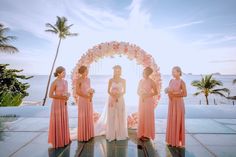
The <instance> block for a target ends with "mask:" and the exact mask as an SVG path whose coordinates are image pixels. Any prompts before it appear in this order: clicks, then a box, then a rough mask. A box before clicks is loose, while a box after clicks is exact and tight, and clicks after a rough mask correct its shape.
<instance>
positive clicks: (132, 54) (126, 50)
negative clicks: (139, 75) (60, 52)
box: [72, 41, 161, 127]
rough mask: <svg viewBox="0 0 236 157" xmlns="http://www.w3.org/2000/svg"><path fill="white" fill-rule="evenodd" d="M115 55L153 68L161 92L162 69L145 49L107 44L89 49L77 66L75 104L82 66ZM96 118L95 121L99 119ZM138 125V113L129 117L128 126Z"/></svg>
mask: <svg viewBox="0 0 236 157" xmlns="http://www.w3.org/2000/svg"><path fill="white" fill-rule="evenodd" d="M113 55H121V56H123V55H124V56H127V57H128V59H130V60H133V59H135V60H136V62H137V64H140V65H142V66H143V67H151V68H152V69H153V73H152V75H151V78H152V79H153V80H154V81H155V83H156V85H157V90H158V91H160V90H161V74H160V68H159V67H158V65H157V64H156V62H155V60H154V59H153V57H152V56H151V55H150V54H148V53H147V52H145V51H144V50H143V49H141V48H140V47H138V46H137V45H135V44H130V43H128V42H117V41H112V42H105V43H101V44H98V45H95V46H94V47H93V48H91V49H89V50H88V51H87V52H86V53H85V54H83V55H82V57H81V58H80V59H79V61H78V63H77V64H76V66H75V68H74V70H73V72H72V88H73V96H74V99H75V102H76V103H77V101H78V96H77V95H76V91H75V89H76V84H77V79H78V77H79V73H78V69H79V67H80V66H82V65H85V66H88V67H89V66H90V64H92V63H93V62H97V61H98V60H99V59H102V58H104V57H112V56H113ZM155 99H156V105H157V104H158V101H159V100H160V92H159V94H158V95H157V96H156V98H155ZM94 115H95V117H97V118H98V117H99V114H98V113H95V114H94ZM97 118H95V119H97ZM136 124H137V113H133V114H131V115H129V116H128V125H129V127H135V125H136Z"/></svg>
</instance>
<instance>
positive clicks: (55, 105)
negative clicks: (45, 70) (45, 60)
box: [48, 80, 70, 148]
mask: <svg viewBox="0 0 236 157" xmlns="http://www.w3.org/2000/svg"><path fill="white" fill-rule="evenodd" d="M66 92H68V84H67V81H66V80H59V81H57V84H56V91H55V94H56V95H63V94H64V93H66ZM66 103H67V102H66V101H65V100H61V99H53V101H52V105H51V114H50V124H49V133H48V143H50V144H52V146H53V148H58V147H64V146H66V145H68V144H69V143H70V132H69V122H68V121H69V120H68V112H67V104H66Z"/></svg>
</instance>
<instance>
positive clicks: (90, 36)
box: [0, 0, 236, 75]
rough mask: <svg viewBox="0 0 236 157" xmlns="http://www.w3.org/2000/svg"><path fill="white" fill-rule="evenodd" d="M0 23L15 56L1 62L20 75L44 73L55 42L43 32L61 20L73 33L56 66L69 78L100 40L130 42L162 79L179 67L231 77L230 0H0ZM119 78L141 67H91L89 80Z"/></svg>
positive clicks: (234, 62) (235, 34)
mask: <svg viewBox="0 0 236 157" xmlns="http://www.w3.org/2000/svg"><path fill="white" fill-rule="evenodd" d="M0 4H1V5H0V23H3V24H4V25H5V26H7V27H9V28H10V29H11V31H10V32H9V34H11V35H15V36H17V40H15V41H14V42H12V44H14V45H15V46H16V47H17V48H18V49H19V52H18V53H17V54H11V55H10V54H4V53H0V63H9V64H10V66H11V67H12V68H17V69H24V73H25V74H31V75H35V74H48V73H49V72H50V68H51V65H52V61H53V59H54V55H55V52H56V47H57V43H58V38H57V36H56V35H54V34H49V33H47V32H45V29H46V27H45V23H52V24H54V23H55V21H56V16H65V17H66V18H67V19H68V23H69V24H74V25H73V27H72V28H71V32H76V33H79V36H77V37H69V38H67V39H65V40H63V41H62V44H61V47H60V52H59V56H58V60H57V62H56V66H59V65H62V66H64V67H66V69H67V72H69V73H70V72H71V71H72V69H73V68H74V67H75V65H76V63H77V62H78V60H79V59H80V57H81V56H82V54H83V53H85V52H86V51H87V50H88V49H89V48H92V47H93V46H94V45H96V44H99V43H102V42H106V41H108V42H109V41H126V42H130V43H134V44H136V45H138V46H140V47H141V48H142V49H144V50H145V51H146V52H148V53H150V54H151V55H152V56H153V57H154V59H155V61H156V63H157V64H158V66H159V67H160V70H161V73H162V74H170V72H171V68H172V67H173V66H175V65H179V66H180V67H181V68H182V70H183V72H185V73H193V74H209V73H215V72H220V73H222V74H236V18H235V17H236V9H235V6H236V1H235V0H207V1H206V0H116V1H114V0H113V1H112V0H102V1H101V0H50V1H48V0H37V1H32V0H21V1H15V0H0ZM115 64H120V65H122V67H123V69H125V71H126V73H130V70H132V69H133V70H135V71H140V69H142V67H140V66H138V65H136V63H135V61H129V60H128V59H127V58H126V57H121V58H120V57H115V58H106V59H102V60H100V61H99V62H98V63H94V64H92V65H91V73H92V74H110V73H111V67H112V66H113V65H115Z"/></svg>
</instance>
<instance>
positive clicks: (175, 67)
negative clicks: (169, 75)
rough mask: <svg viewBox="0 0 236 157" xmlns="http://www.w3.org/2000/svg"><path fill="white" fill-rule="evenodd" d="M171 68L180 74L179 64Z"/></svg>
mask: <svg viewBox="0 0 236 157" xmlns="http://www.w3.org/2000/svg"><path fill="white" fill-rule="evenodd" d="M172 70H176V71H177V72H179V74H180V76H182V70H181V68H180V67H179V66H174V67H173V68H172Z"/></svg>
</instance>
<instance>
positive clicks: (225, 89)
mask: <svg viewBox="0 0 236 157" xmlns="http://www.w3.org/2000/svg"><path fill="white" fill-rule="evenodd" d="M211 92H212V93H214V92H224V93H227V94H228V95H229V94H230V90H229V89H228V88H219V89H213V90H212V91H211Z"/></svg>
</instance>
